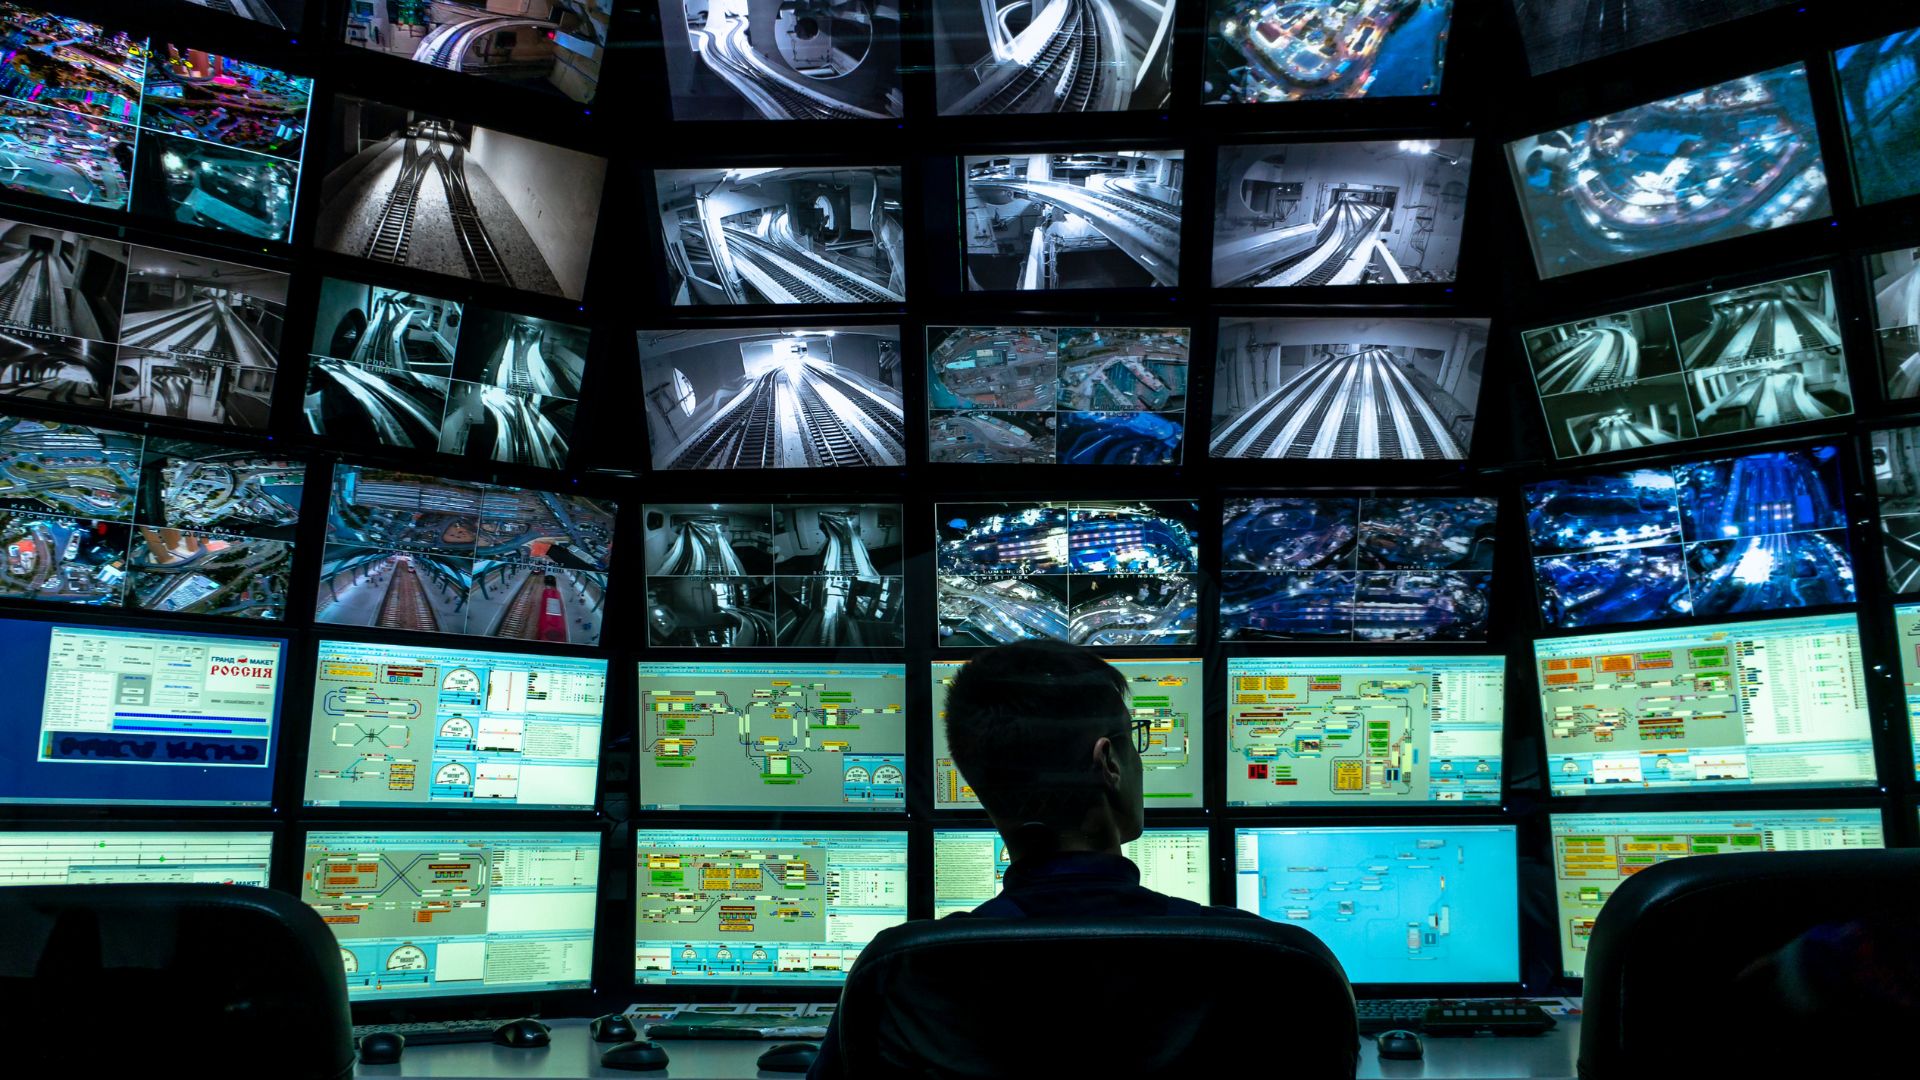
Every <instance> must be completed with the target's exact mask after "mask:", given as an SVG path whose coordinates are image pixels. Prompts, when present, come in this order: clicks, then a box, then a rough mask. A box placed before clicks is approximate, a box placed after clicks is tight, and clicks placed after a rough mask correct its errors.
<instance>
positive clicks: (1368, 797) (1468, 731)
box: [1227, 656, 1507, 806]
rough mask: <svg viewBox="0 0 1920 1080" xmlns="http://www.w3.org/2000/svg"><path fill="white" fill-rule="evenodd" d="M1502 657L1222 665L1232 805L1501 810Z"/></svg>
mask: <svg viewBox="0 0 1920 1080" xmlns="http://www.w3.org/2000/svg"><path fill="white" fill-rule="evenodd" d="M1506 685H1507V663H1506V658H1505V657H1504V656H1394V657H1324V658H1322V657H1315V658H1305V657H1293V658H1286V659H1280V658H1261V659H1255V658H1242V659H1235V660H1229V661H1227V805H1228V806H1285V805H1289V804H1293V805H1304V806H1314V805H1320V806H1345V805H1353V804H1357V803H1364V804H1368V805H1374V804H1381V803H1427V802H1435V803H1439V802H1460V803H1481V802H1485V803H1495V804H1497V803H1499V801H1500V746H1501V732H1502V730H1503V724H1502V720H1503V717H1504V714H1505V701H1506Z"/></svg>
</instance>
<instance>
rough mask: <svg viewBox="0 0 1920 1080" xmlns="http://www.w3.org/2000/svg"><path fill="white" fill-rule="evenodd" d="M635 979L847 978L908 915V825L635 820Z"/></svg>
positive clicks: (793, 981) (647, 981) (669, 981)
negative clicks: (760, 827) (792, 826)
mask: <svg viewBox="0 0 1920 1080" xmlns="http://www.w3.org/2000/svg"><path fill="white" fill-rule="evenodd" d="M634 843H635V845H636V846H637V848H638V856H637V858H638V863H637V866H636V867H635V883H634V897H635V905H634V906H635V926H634V950H633V975H634V982H635V983H639V984H656V985H660V984H675V983H699V984H703V985H711V984H714V983H741V982H754V983H772V984H786V985H792V984H796V983H838V982H840V981H842V980H844V979H845V978H846V970H847V968H849V967H851V966H852V965H853V960H854V957H856V956H858V955H859V954H860V950H861V949H862V948H863V947H865V946H866V944H867V943H868V942H870V941H872V940H873V938H874V935H876V934H878V933H879V932H880V931H882V930H885V929H886V928H887V927H889V926H898V925H899V924H901V923H904V922H906V921H907V834H906V833H904V832H833V831H819V830H808V831H805V832H802V831H798V830H788V831H780V832H765V831H751V832H750V831H740V830H723V829H702V830H684V829H635V830H634Z"/></svg>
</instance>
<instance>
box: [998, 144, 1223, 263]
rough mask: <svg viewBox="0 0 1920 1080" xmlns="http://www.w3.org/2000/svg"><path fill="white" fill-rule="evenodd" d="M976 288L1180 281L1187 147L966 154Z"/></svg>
mask: <svg viewBox="0 0 1920 1080" xmlns="http://www.w3.org/2000/svg"><path fill="white" fill-rule="evenodd" d="M960 165H961V184H962V186H963V188H964V192H963V194H964V196H965V207H964V209H963V210H962V216H963V220H964V224H963V228H964V229H965V236H964V237H962V239H961V249H960V250H961V262H962V272H963V273H964V274H965V276H966V288H967V290H968V291H969V292H983V291H984V292H1013V291H1016V290H1017V291H1021V292H1025V291H1029V290H1035V289H1126V288H1135V289H1144V288H1169V289H1170V288H1173V287H1174V286H1176V285H1178V284H1180V212H1181V211H1180V208H1181V204H1182V203H1183V202H1184V198H1183V195H1184V188H1185V185H1186V151H1184V150H1081V151H1075V152H1071V153H1044V152H1042V153H1014V152H1008V153H1002V154H989V155H981V156H977V157H966V158H962V159H960Z"/></svg>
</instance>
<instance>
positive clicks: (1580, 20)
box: [1513, 0, 1789, 75]
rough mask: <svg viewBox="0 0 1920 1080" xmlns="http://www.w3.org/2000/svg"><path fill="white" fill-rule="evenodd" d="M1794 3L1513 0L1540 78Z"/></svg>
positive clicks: (1776, 0) (1531, 66)
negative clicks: (1618, 2) (1644, 2)
mask: <svg viewBox="0 0 1920 1080" xmlns="http://www.w3.org/2000/svg"><path fill="white" fill-rule="evenodd" d="M1788 2H1789V0H1661V2H1660V3H1657V4H1638V3H1620V4H1610V5H1605V6H1596V5H1591V4H1587V3H1584V2H1583V0H1513V9H1514V14H1515V15H1516V16H1517V17H1518V18H1519V20H1520V36H1521V39H1522V40H1523V41H1524V42H1525V43H1526V48H1527V67H1528V68H1529V69H1531V70H1532V72H1533V74H1535V75H1543V74H1545V73H1547V72H1549V71H1558V70H1560V69H1561V68H1564V67H1571V66H1573V65H1574V64H1584V63H1586V62H1587V61H1589V60H1598V59H1599V58H1601V57H1603V56H1611V55H1613V54H1614V53H1617V52H1620V51H1622V50H1625V49H1632V48H1637V47H1639V46H1641V45H1651V44H1653V43H1654V42H1656V41H1665V40H1667V39H1668V38H1671V37H1677V36H1679V35H1681V34H1686V33H1691V32H1692V31H1695V30H1700V29H1704V28H1706V27H1709V26H1718V25H1720V24H1721V23H1724V22H1729V21H1731V20H1733V19H1738V18H1741V17H1743V16H1746V15H1752V14H1755V13H1757V12H1761V11H1768V10H1771V9H1773V8H1777V7H1783V6H1785V5H1786V4H1787V3H1788Z"/></svg>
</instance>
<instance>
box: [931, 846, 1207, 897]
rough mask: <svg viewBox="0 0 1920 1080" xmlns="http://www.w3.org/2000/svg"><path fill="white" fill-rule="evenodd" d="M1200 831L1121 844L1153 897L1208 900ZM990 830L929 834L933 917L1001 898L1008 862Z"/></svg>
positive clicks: (1006, 854) (1205, 858) (1005, 852)
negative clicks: (931, 843)
mask: <svg viewBox="0 0 1920 1080" xmlns="http://www.w3.org/2000/svg"><path fill="white" fill-rule="evenodd" d="M1208 850H1209V849H1208V841H1207V830H1205V829H1148V830H1147V831H1145V832H1143V833H1141V834H1140V838H1139V839H1137V840H1131V841H1128V842H1127V843H1125V844H1123V845H1121V847H1120V853H1121V854H1122V855H1125V856H1126V857H1127V858H1129V859H1131V860H1133V864H1134V865H1135V866H1137V867H1139V868H1140V884H1141V886H1143V887H1144V888H1148V889H1152V890H1153V891H1154V892H1158V893H1165V894H1167V895H1168V896H1175V897H1179V898H1180V899H1182V900H1191V901H1193V902H1194V903H1196V904H1205V903H1208V902H1210V900H1211V899H1212V892H1213V890H1212V874H1213V870H1212V867H1213V860H1212V859H1211V857H1210V856H1209V854H1208ZM1012 861H1013V860H1012V859H1011V857H1009V855H1008V853H1007V842H1006V841H1005V840H1002V839H1001V838H1000V834H999V833H998V832H996V831H994V830H992V829H935V830H934V831H933V917H934V918H936V919H941V918H945V917H946V916H948V915H952V914H954V913H955V912H961V911H972V910H973V909H974V908H977V907H979V906H980V905H981V904H984V903H986V902H987V901H989V900H991V899H993V898H994V897H996V896H998V895H1000V890H1001V888H1002V887H1003V885H1004V883H1005V879H1006V876H1007V867H1008V866H1009V865H1010V864H1011V863H1012Z"/></svg>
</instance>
